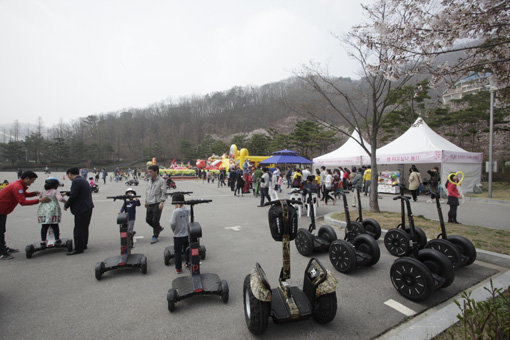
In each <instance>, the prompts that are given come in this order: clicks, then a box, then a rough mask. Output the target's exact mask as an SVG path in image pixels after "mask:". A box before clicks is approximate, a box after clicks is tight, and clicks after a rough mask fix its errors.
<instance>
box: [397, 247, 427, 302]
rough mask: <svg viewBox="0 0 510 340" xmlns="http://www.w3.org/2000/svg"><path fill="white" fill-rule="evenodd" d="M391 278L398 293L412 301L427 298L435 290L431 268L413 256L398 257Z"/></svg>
mask: <svg viewBox="0 0 510 340" xmlns="http://www.w3.org/2000/svg"><path fill="white" fill-rule="evenodd" d="M390 278H391V283H392V284H393V287H395V289H396V290H397V291H398V293H399V294H400V295H402V296H403V297H405V298H407V299H409V300H412V301H422V300H426V299H427V298H429V296H430V295H431V294H432V291H433V290H434V280H433V278H432V273H431V272H430V269H429V268H428V267H427V266H426V265H424V264H423V263H421V262H420V261H418V260H417V259H415V258H412V257H401V258H399V259H396V260H395V262H393V265H392V266H391V269H390Z"/></svg>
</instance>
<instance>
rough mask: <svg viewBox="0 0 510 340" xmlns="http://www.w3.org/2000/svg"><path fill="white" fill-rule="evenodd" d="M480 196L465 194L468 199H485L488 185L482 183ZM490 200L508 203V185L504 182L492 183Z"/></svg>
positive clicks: (509, 186) (509, 188)
mask: <svg viewBox="0 0 510 340" xmlns="http://www.w3.org/2000/svg"><path fill="white" fill-rule="evenodd" d="M482 190H483V192H482V193H481V194H474V193H469V194H466V196H468V197H479V198H487V195H488V192H489V183H487V182H483V183H482ZM492 198H493V199H498V200H506V201H510V183H506V182H492Z"/></svg>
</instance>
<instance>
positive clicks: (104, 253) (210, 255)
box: [0, 173, 503, 339]
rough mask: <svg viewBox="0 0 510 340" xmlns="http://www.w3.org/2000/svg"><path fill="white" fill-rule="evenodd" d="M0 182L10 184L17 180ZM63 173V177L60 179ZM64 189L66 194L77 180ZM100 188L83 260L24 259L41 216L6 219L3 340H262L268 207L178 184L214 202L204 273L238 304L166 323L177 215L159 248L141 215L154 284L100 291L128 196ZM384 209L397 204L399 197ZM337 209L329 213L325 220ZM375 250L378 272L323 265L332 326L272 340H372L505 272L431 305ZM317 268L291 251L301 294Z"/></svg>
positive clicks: (132, 278) (313, 326)
mask: <svg viewBox="0 0 510 340" xmlns="http://www.w3.org/2000/svg"><path fill="white" fill-rule="evenodd" d="M1 175H4V176H6V177H7V176H10V177H12V176H13V174H11V173H9V174H7V173H0V176H1ZM54 175H57V177H59V178H60V179H61V178H62V175H63V174H62V173H59V174H54ZM45 177H46V176H45V175H43V174H40V179H38V180H37V181H36V182H35V183H34V184H33V186H32V187H31V188H30V189H31V190H41V188H42V186H43V179H44V178H45ZM7 178H8V179H9V180H11V179H12V178H9V177H7ZM64 183H65V188H66V189H68V188H69V186H70V182H69V180H65V181H64ZM101 183H102V181H101V182H100V191H99V193H98V194H93V197H94V203H95V209H94V212H93V216H92V222H91V227H90V239H89V249H88V250H86V252H85V253H84V254H81V255H76V256H66V255H65V250H62V251H60V250H51V251H46V252H45V253H36V254H35V255H34V256H33V258H32V259H27V258H25V254H24V252H23V250H24V248H25V246H26V245H27V244H29V243H32V242H35V241H38V239H39V236H40V226H39V225H38V224H37V223H36V210H37V206H30V207H21V206H18V207H17V208H16V210H15V211H14V212H13V213H12V214H10V215H9V216H8V218H7V233H6V239H7V243H8V245H9V246H10V247H15V248H19V249H20V250H21V252H20V253H18V254H15V255H16V258H15V259H13V260H9V261H2V262H1V263H0V330H1V331H0V334H1V335H0V338H2V339H24V338H40V339H46V338H61V339H64V338H65V339H69V338H75V339H91V338H111V339H120V338H122V339H140V338H152V339H164V338H169V337H172V338H184V339H189V338H198V339H204V338H208V339H227V338H228V339H244V338H253V336H252V335H251V333H250V332H249V331H248V329H247V327H246V323H245V319H244V318H245V317H244V311H243V296H242V289H243V287H242V284H243V280H244V277H245V276H246V275H247V274H248V273H249V272H250V270H251V268H253V266H254V265H255V263H256V262H259V263H260V264H261V265H262V267H263V268H264V270H265V272H266V274H267V276H268V279H269V282H270V284H271V285H273V286H275V285H276V284H277V282H278V275H279V273H280V268H281V266H282V255H281V254H282V248H281V243H279V242H275V241H274V240H273V239H272V238H271V235H270V232H269V228H268V221H267V211H268V209H269V208H268V207H263V208H258V207H257V205H258V203H259V201H258V199H255V198H254V197H253V196H252V195H251V194H250V195H245V196H244V197H234V196H233V193H232V192H231V191H230V189H229V188H226V187H223V188H218V187H217V184H216V183H214V184H208V183H204V182H202V181H178V182H177V190H189V191H193V192H194V194H193V195H192V196H191V197H193V198H209V199H212V200H213V202H212V203H210V204H202V205H198V206H196V207H195V216H196V220H197V221H199V222H200V223H201V225H202V229H203V237H202V239H201V244H203V245H205V246H206V247H207V257H206V259H205V260H204V261H202V265H201V271H202V272H204V273H207V272H208V273H216V274H218V275H219V276H220V278H221V279H225V280H227V281H228V284H229V287H230V300H229V301H228V303H227V304H223V303H222V302H221V299H220V297H218V296H209V297H206V296H200V297H194V298H191V299H187V300H184V301H180V302H178V303H177V305H176V311H175V312H174V313H169V311H168V309H167V301H166V294H167V291H168V289H169V288H170V287H171V283H172V280H173V279H175V278H176V277H178V276H179V275H178V274H176V273H175V269H174V267H172V266H170V267H167V266H165V265H164V263H163V250H164V248H165V247H166V246H168V245H170V244H172V242H173V240H172V233H171V230H170V228H169V220H170V216H171V212H172V210H173V207H172V206H171V204H170V203H166V204H165V208H164V210H163V215H162V218H161V223H162V225H163V226H164V227H165V230H164V231H163V232H162V234H161V236H160V241H159V242H158V243H156V244H154V245H151V244H150V238H151V235H152V233H151V230H152V229H151V228H150V227H149V226H148V225H147V224H146V223H145V221H144V217H145V209H144V208H143V206H142V207H140V208H138V212H137V220H136V223H135V230H136V232H137V237H140V238H137V239H136V243H135V248H134V249H133V253H142V254H145V255H146V256H147V257H148V273H147V274H146V275H143V274H142V273H140V272H139V271H136V270H121V271H113V272H107V273H105V274H104V276H103V279H102V280H101V281H97V280H96V279H95V277H94V267H95V264H96V263H97V262H98V261H101V260H103V259H105V258H107V257H111V256H115V255H118V254H119V252H120V249H119V247H120V244H119V243H120V242H119V228H118V226H117V225H116V224H115V223H116V216H117V212H118V210H119V209H120V206H121V203H120V202H118V201H117V202H113V201H112V200H108V199H106V196H111V195H118V194H122V193H123V192H124V190H125V189H126V185H125V184H124V183H123V182H119V183H115V182H109V181H108V182H107V183H106V185H104V184H101ZM145 185H146V183H145V182H143V181H141V183H140V186H138V187H135V190H137V191H138V192H139V193H141V194H142V196H144V191H145V190H144V188H145ZM284 194H285V193H283V195H281V196H280V197H283V196H284ZM382 201H383V202H386V201H388V202H392V203H394V202H393V201H392V200H390V199H388V200H386V199H383V200H382ZM142 202H143V197H142ZM382 204H385V203H382ZM416 205H418V204H416ZM423 206H428V207H430V208H431V210H432V211H433V212H435V209H434V207H433V205H431V204H428V205H427V204H426V203H423ZM340 208H341V207H340V206H331V205H329V206H324V205H321V206H320V207H319V211H318V214H319V215H324V214H326V213H328V212H332V211H335V210H338V209H340ZM415 214H420V212H418V211H417V212H415ZM460 220H461V221H463V219H462V218H460ZM299 223H300V226H301V227H307V226H308V225H309V223H310V221H309V219H308V218H306V217H303V218H301V219H300V221H299ZM335 228H336V231H337V234H338V236H339V237H340V238H341V237H343V232H342V231H341V229H340V228H338V227H335ZM72 229H73V218H72V215H71V214H70V213H69V212H64V216H63V220H62V223H61V237H72ZM378 243H379V246H380V249H381V259H380V261H379V263H377V264H376V265H374V266H373V267H371V268H361V269H360V270H357V271H355V272H354V273H352V274H350V275H344V274H341V273H339V272H337V271H336V270H335V269H334V268H333V266H332V265H331V263H330V261H329V258H328V255H327V253H323V254H317V255H316V257H317V258H318V259H319V260H320V261H321V262H322V264H323V265H324V266H326V267H327V268H329V269H330V270H331V271H332V272H333V273H334V275H335V277H336V278H337V279H338V289H337V296H338V309H337V315H336V318H335V319H334V320H333V321H332V322H331V323H329V324H327V325H320V324H318V323H316V322H315V321H314V320H313V319H309V320H305V321H302V322H296V323H292V324H279V325H277V324H273V323H272V322H269V327H268V329H267V331H266V333H265V335H264V337H265V338H300V339H308V338H324V339H353V338H360V339H368V338H373V337H376V336H378V335H380V334H382V333H384V332H385V331H387V330H388V329H391V328H392V327H395V326H396V325H398V324H400V323H402V322H403V321H405V320H407V319H408V318H409V316H412V315H416V314H419V313H421V312H423V311H425V310H427V309H428V308H430V307H433V306H436V305H438V304H440V303H441V302H444V301H446V300H448V299H449V298H450V297H452V296H454V295H456V294H457V293H459V292H461V291H463V290H464V289H466V288H468V287H471V286H473V285H475V284H477V283H478V282H481V281H483V280H485V279H487V278H488V277H490V276H492V275H495V274H497V273H498V272H500V271H501V270H503V269H502V268H499V267H495V266H493V265H487V264H486V263H484V262H480V261H476V262H475V263H474V264H473V265H471V266H469V267H467V268H462V269H460V270H459V271H457V272H456V279H455V281H454V283H453V284H452V285H451V286H450V287H448V288H446V289H442V290H439V291H437V292H436V293H435V294H434V295H433V296H432V297H431V298H430V299H429V300H427V301H425V302H423V303H414V302H412V301H409V300H407V299H405V298H403V297H402V296H400V295H399V294H398V293H397V291H396V290H395V289H394V288H393V286H392V284H391V282H390V278H389V270H390V267H391V264H392V263H393V261H394V260H395V258H394V257H392V256H391V255H389V253H388V252H387V251H386V249H385V247H384V244H383V242H382V239H380V240H379V241H378ZM308 261H309V258H306V257H303V256H301V255H300V254H299V253H298V252H297V250H296V248H295V246H294V243H292V244H291V267H292V279H291V283H293V284H295V285H297V286H302V280H303V275H304V269H305V267H306V265H307V263H308ZM181 275H189V274H188V273H185V274H181Z"/></svg>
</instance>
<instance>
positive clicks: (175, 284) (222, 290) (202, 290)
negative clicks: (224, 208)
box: [167, 196, 229, 312]
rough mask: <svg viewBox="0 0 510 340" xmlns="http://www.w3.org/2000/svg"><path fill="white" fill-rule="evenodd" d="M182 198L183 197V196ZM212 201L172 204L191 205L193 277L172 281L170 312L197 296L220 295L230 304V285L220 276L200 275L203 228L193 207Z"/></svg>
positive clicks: (190, 233)
mask: <svg viewBox="0 0 510 340" xmlns="http://www.w3.org/2000/svg"><path fill="white" fill-rule="evenodd" d="M181 198H182V196H181ZM210 202H212V200H204V199H196V200H189V201H184V200H183V201H175V200H172V204H176V205H181V204H182V205H189V206H190V216H191V221H190V223H189V224H188V235H189V248H188V251H186V253H187V254H191V276H181V277H178V278H176V279H175V280H173V281H172V288H170V289H169V290H168V293H167V302H168V310H169V311H170V312H173V311H175V304H176V303H177V302H178V301H181V300H184V299H187V298H190V297H193V296H195V295H219V296H221V300H222V301H223V303H227V302H228V297H229V289H228V283H227V281H225V280H221V279H220V278H219V276H218V275H216V274H212V273H200V243H199V238H200V237H202V227H201V226H200V224H199V223H198V222H195V219H194V210H193V207H194V206H195V205H197V204H202V203H210Z"/></svg>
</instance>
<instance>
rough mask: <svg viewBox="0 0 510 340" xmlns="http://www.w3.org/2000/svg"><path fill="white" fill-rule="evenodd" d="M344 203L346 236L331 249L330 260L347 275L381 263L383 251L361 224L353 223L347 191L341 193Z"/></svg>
mask: <svg viewBox="0 0 510 340" xmlns="http://www.w3.org/2000/svg"><path fill="white" fill-rule="evenodd" d="M340 194H341V195H342V198H343V202H344V212H345V222H346V226H345V236H344V239H343V240H336V241H334V242H333V243H331V246H330V247H329V259H330V261H331V263H332V264H333V267H335V269H336V270H338V271H339V272H341V273H344V274H347V273H349V272H351V271H353V270H354V269H355V268H357V267H361V266H367V267H368V266H373V265H374V264H376V263H377V262H379V258H380V257H381V251H380V249H379V244H378V243H377V241H376V240H375V239H374V238H373V237H372V235H370V234H368V233H366V231H365V228H364V227H363V225H362V224H361V223H360V222H357V221H351V217H350V214H349V204H348V203H347V195H346V192H345V191H342V192H340Z"/></svg>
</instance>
